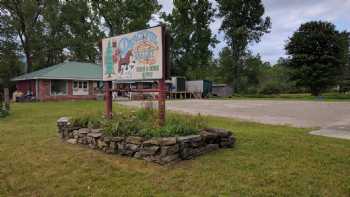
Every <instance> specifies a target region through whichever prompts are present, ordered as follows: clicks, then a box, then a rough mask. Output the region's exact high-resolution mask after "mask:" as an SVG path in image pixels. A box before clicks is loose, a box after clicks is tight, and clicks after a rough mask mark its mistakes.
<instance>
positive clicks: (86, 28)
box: [62, 0, 103, 62]
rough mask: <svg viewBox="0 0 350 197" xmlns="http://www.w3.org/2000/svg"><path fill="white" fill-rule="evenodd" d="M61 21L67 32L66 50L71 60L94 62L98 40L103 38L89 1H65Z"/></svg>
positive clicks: (97, 52)
mask: <svg viewBox="0 0 350 197" xmlns="http://www.w3.org/2000/svg"><path fill="white" fill-rule="evenodd" d="M62 19H63V24H64V27H65V28H66V30H67V36H66V40H67V49H68V50H69V52H70V54H71V59H73V60H77V61H85V62H95V61H96V59H97V56H98V55H99V51H98V46H97V45H98V40H99V39H100V38H102V37H103V33H102V32H101V31H100V29H99V24H100V19H99V18H98V17H96V16H95V15H94V14H93V13H92V10H91V7H90V5H89V0H66V1H65V3H64V4H63V6H62Z"/></svg>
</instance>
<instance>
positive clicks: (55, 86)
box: [51, 80, 67, 96]
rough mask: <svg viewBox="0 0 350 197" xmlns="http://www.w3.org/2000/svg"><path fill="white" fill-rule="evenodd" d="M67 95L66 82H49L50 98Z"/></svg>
mask: <svg viewBox="0 0 350 197" xmlns="http://www.w3.org/2000/svg"><path fill="white" fill-rule="evenodd" d="M61 95H67V81H65V80H51V96H61Z"/></svg>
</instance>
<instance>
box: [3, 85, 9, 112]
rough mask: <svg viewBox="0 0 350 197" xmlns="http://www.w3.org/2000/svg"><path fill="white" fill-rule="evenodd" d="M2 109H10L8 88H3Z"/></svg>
mask: <svg viewBox="0 0 350 197" xmlns="http://www.w3.org/2000/svg"><path fill="white" fill-rule="evenodd" d="M4 109H5V110H6V111H9V110H10V90H9V89H8V88H4Z"/></svg>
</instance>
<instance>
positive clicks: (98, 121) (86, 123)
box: [73, 109, 207, 138]
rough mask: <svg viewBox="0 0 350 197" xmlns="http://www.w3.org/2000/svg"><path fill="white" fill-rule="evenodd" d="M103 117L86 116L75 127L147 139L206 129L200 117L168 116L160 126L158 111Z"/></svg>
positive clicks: (111, 134) (192, 132)
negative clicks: (97, 129)
mask: <svg viewBox="0 0 350 197" xmlns="http://www.w3.org/2000/svg"><path fill="white" fill-rule="evenodd" d="M102 117H103V116H92V115H84V116H81V117H79V118H74V119H73V125H74V126H80V127H89V128H102V130H103V132H104V133H105V134H106V135H108V136H123V137H125V136H140V137H145V138H152V137H170V136H185V135H193V134H198V133H199V130H200V129H202V128H204V127H206V126H207V125H206V122H205V120H204V118H203V117H202V116H200V115H198V116H188V115H178V114H168V115H167V118H166V122H165V125H164V126H163V127H159V126H158V114H157V111H154V110H150V109H140V110H137V111H129V112H124V113H115V114H113V118H112V119H105V118H102Z"/></svg>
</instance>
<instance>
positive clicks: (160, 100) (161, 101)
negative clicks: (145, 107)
mask: <svg viewBox="0 0 350 197" xmlns="http://www.w3.org/2000/svg"><path fill="white" fill-rule="evenodd" d="M158 83H159V94H158V112H159V126H160V127H162V126H164V124H165V80H164V79H160V80H159V82H158Z"/></svg>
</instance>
